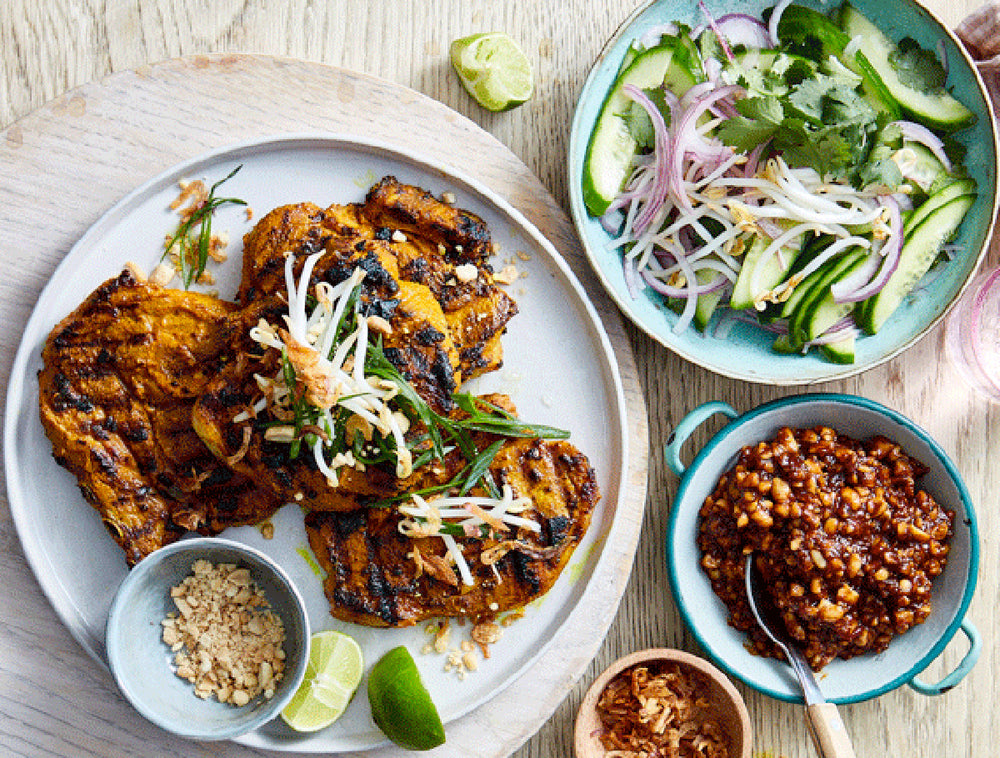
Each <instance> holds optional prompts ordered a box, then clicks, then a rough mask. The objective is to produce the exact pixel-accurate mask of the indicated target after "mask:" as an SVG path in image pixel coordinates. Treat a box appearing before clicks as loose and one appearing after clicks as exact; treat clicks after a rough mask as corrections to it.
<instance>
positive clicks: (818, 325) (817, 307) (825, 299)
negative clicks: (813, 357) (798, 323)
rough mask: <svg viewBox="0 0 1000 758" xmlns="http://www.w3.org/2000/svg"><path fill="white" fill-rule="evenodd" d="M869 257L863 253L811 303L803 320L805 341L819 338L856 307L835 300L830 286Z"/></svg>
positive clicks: (852, 304)
mask: <svg viewBox="0 0 1000 758" xmlns="http://www.w3.org/2000/svg"><path fill="white" fill-rule="evenodd" d="M867 257H868V254H867V253H862V255H860V256H858V257H857V260H856V262H855V263H853V264H852V265H850V266H848V267H845V268H844V269H843V271H842V272H841V273H840V274H839V275H838V276H837V278H836V279H833V280H831V281H830V282H829V284H828V286H827V291H826V292H825V293H823V294H822V296H821V297H820V298H819V299H818V300H816V301H815V302H814V303H813V304H812V305H811V307H810V310H809V311H808V312H807V313H806V314H805V317H804V319H803V322H802V329H803V337H804V341H806V342H810V341H812V340H814V339H818V338H819V337H820V336H821V335H822V334H823V332H825V331H826V330H827V329H829V328H830V327H831V326H833V325H834V324H836V323H837V322H838V321H840V319H842V318H843V317H844V316H846V315H847V314H848V313H850V312H851V311H852V310H853V309H854V303H838V302H837V301H835V300H834V299H833V293H831V292H830V286H832V285H833V284H835V283H836V282H837V281H839V280H840V279H843V278H844V277H845V276H847V275H849V274H851V273H853V272H854V271H855V270H857V268H858V266H860V265H861V264H862V263H863V262H864V260H865V258H867Z"/></svg>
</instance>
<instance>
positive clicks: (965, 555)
mask: <svg viewBox="0 0 1000 758" xmlns="http://www.w3.org/2000/svg"><path fill="white" fill-rule="evenodd" d="M719 412H721V413H724V414H725V415H727V416H729V417H730V419H731V420H730V422H729V423H728V424H726V426H724V427H723V428H722V429H720V430H719V431H718V432H716V434H715V435H714V436H713V437H712V439H711V440H709V442H708V443H707V444H706V445H705V446H704V447H703V448H702V449H701V450H700V451H699V452H698V454H697V456H696V457H695V458H694V460H693V461H692V463H691V464H690V465H689V466H686V467H684V466H683V464H680V463H679V461H678V460H677V451H678V449H679V447H680V445H681V444H683V442H684V440H685V439H686V438H687V435H689V434H690V433H691V431H693V428H695V426H697V424H698V423H700V422H701V421H704V420H705V419H707V418H708V417H709V416H711V415H713V414H714V413H719ZM838 414H839V418H832V417H831V416H834V415H838ZM796 419H798V420H799V421H800V423H796ZM814 424H824V425H827V426H830V427H832V428H833V429H835V430H837V431H838V432H841V433H844V434H847V435H848V436H852V437H855V438H858V437H864V436H866V434H867V435H869V436H870V435H874V434H884V435H885V436H887V437H889V438H890V439H893V440H894V441H896V442H898V443H899V444H900V445H901V446H902V447H903V449H904V450H906V451H907V452H908V453H910V454H911V455H913V456H914V457H916V458H918V459H919V460H921V462H923V463H924V464H926V465H927V466H929V467H930V472H929V473H928V474H927V475H925V477H923V478H922V479H921V481H920V482H919V484H920V486H921V487H922V488H924V489H926V490H927V491H928V492H930V493H931V494H933V495H934V496H935V498H936V499H937V500H938V502H941V503H942V504H943V505H946V506H947V507H949V508H952V509H954V510H955V536H954V537H953V538H952V542H951V545H952V551H951V553H950V555H949V559H948V563H947V566H946V567H945V571H944V572H943V573H942V574H941V576H939V577H938V578H937V579H936V580H935V584H934V590H933V592H932V608H933V609H932V611H931V615H930V616H929V617H928V619H927V621H925V622H924V624H921V625H918V626H916V627H914V628H913V629H911V630H910V631H909V632H907V633H906V634H903V635H899V636H897V637H895V638H894V639H893V641H892V642H891V643H890V645H889V647H888V649H887V650H886V651H884V652H883V653H879V654H868V655H865V656H860V657H857V658H853V659H851V660H849V661H842V660H839V659H838V660H835V661H834V662H832V663H830V664H829V665H828V666H827V667H825V668H824V669H823V671H822V672H820V674H819V675H818V678H819V683H820V687H821V688H822V689H823V692H824V695H826V697H827V699H828V700H830V701H831V702H835V703H854V702H860V701H863V700H868V699H871V698H874V697H877V696H879V695H882V694H884V693H886V692H889V691H891V690H893V689H896V688H897V687H899V686H901V685H903V684H910V685H911V686H912V687H913V688H914V689H916V690H917V691H918V692H921V693H923V694H927V695H938V694H943V693H944V692H946V691H948V690H949V689H951V688H952V687H953V686H955V685H956V684H957V683H958V682H959V681H960V680H961V679H962V678H963V677H964V676H965V675H966V674H967V673H968V672H969V671H970V670H971V668H972V666H973V665H974V664H975V662H976V660H977V659H978V656H979V652H980V650H981V641H980V638H979V634H978V632H977V631H976V629H975V627H974V626H973V625H972V624H971V622H969V621H967V620H966V619H965V615H966V611H967V610H968V607H969V604H970V603H971V601H972V597H973V595H974V593H975V589H976V582H977V577H978V571H979V529H978V525H977V520H976V514H975V509H974V507H973V504H972V500H971V497H970V495H969V492H968V490H967V488H966V486H965V484H964V482H963V481H962V478H961V475H960V474H959V472H958V470H957V468H956V467H955V465H954V463H953V462H952V461H951V459H950V458H949V457H948V455H947V453H946V452H945V451H944V450H943V449H942V448H941V446H940V445H939V444H938V443H937V442H936V441H935V440H934V439H933V438H931V436H930V435H929V434H928V433H927V432H926V431H925V430H924V429H922V428H921V427H920V426H918V425H917V424H916V423H914V422H913V421H911V420H910V419H908V418H907V417H906V416H904V415H903V414H901V413H899V412H897V411H894V410H892V409H891V408H888V407H886V406H884V405H882V404H880V403H877V402H875V401H873V400H869V399H867V398H863V397H858V396H855V395H847V394H835V393H813V394H805V395H796V396H793V397H787V398H782V399H779V400H774V401H772V402H769V403H765V404H763V405H760V406H758V407H756V408H754V409H752V410H750V411H748V412H746V413H744V414H742V415H738V414H737V413H736V412H735V411H734V410H733V409H732V408H730V407H729V406H727V405H725V404H723V403H707V404H705V405H704V406H701V407H699V408H698V409H695V410H694V411H692V412H691V413H690V414H689V415H688V416H687V417H686V418H685V419H684V420H682V421H681V423H680V424H678V426H677V428H676V430H675V433H676V438H675V435H674V434H672V435H671V439H670V440H669V441H668V443H667V451H666V452H667V458H668V464H669V465H670V466H671V468H673V469H674V470H675V471H677V472H678V473H679V474H680V475H681V481H680V485H679V487H678V490H677V495H676V497H675V499H674V502H673V504H672V505H671V510H670V517H669V522H668V531H667V540H666V555H667V572H668V578H669V582H670V588H671V592H672V593H673V597H674V600H675V602H676V603H677V607H678V610H679V611H680V614H681V616H682V618H683V619H684V621H685V623H686V624H687V626H688V628H689V629H690V630H691V632H692V633H693V634H694V636H695V638H696V639H697V641H698V643H699V644H700V645H701V646H702V648H704V650H705V651H706V652H707V653H708V655H709V656H710V657H711V658H712V660H714V661H715V663H716V664H717V665H718V666H720V667H721V668H723V669H724V670H725V671H727V672H728V673H730V674H731V675H733V676H734V677H736V678H738V679H740V680H741V681H743V682H744V683H745V684H747V685H748V686H750V687H752V688H753V689H756V690H758V691H759V692H762V693H764V694H765V695H768V696H770V697H773V698H775V699H778V700H785V701H790V702H802V696H801V690H800V689H799V687H798V683H797V681H796V680H795V678H794V676H793V675H792V673H791V669H790V667H788V666H787V665H786V664H785V663H784V662H782V661H778V660H775V659H767V658H761V657H758V656H754V655H751V654H750V653H749V652H748V651H747V650H746V649H745V648H744V647H743V642H744V639H745V638H744V635H743V634H742V633H741V632H737V631H736V630H735V629H733V628H732V627H730V626H728V624H727V621H726V619H727V617H728V613H727V611H726V609H725V607H724V605H723V603H722V601H721V600H720V599H719V598H718V597H717V596H716V595H715V593H714V592H713V591H712V588H711V583H710V582H709V580H708V577H707V575H706V574H705V573H704V571H703V570H702V569H701V566H700V565H699V562H698V560H699V558H700V553H699V551H698V549H697V544H696V535H697V523H698V511H699V509H700V507H701V504H702V502H703V501H704V499H705V497H706V496H707V495H708V494H710V493H711V491H712V490H713V489H714V487H715V484H716V483H717V482H718V479H719V477H720V476H721V474H722V473H723V472H724V471H726V470H727V469H728V468H729V467H730V466H731V465H732V462H733V460H734V459H735V456H736V454H737V453H738V452H739V450H740V448H742V447H743V445H746V444H752V443H754V442H758V441H760V440H762V439H767V438H769V433H770V436H773V432H774V431H776V430H777V429H778V428H779V427H781V426H786V425H788V426H793V427H796V426H806V425H814ZM942 493H947V498H943V497H941V494H942ZM959 629H961V631H962V632H963V633H964V634H965V636H966V637H967V638H968V642H969V650H968V652H967V653H966V655H965V657H964V658H963V659H962V661H961V663H960V664H959V665H958V666H957V667H956V669H955V670H953V671H952V672H951V673H950V674H949V675H947V676H946V677H945V678H944V679H942V680H941V681H940V682H938V683H937V684H931V685H929V684H926V683H924V682H923V681H922V680H921V679H920V678H919V674H920V673H921V672H922V671H923V670H924V669H925V668H926V667H927V666H928V665H929V664H930V663H931V662H932V661H933V660H934V659H935V658H937V657H938V656H939V655H940V654H941V652H942V651H943V650H944V648H945V647H946V646H947V645H948V643H949V642H950V641H951V639H952V637H954V635H955V633H956V632H957V631H958V630H959Z"/></svg>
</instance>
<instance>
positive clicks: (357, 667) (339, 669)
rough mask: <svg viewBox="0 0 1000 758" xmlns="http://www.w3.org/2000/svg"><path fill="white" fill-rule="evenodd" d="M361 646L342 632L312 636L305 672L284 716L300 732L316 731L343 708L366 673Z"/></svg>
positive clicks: (330, 722) (332, 719) (286, 707)
mask: <svg viewBox="0 0 1000 758" xmlns="http://www.w3.org/2000/svg"><path fill="white" fill-rule="evenodd" d="M364 670H365V666H364V658H363V656H362V654H361V648H360V647H358V643H357V642H355V641H354V639H353V638H351V637H349V636H347V635H346V634H342V633H341V632H333V631H329V632H317V633H316V634H314V635H313V636H312V638H311V639H310V640H309V663H308V664H307V666H306V676H305V679H303V680H302V684H301V685H299V688H298V689H297V690H296V691H295V694H294V695H293V696H292V699H291V700H290V701H289V702H288V705H286V706H285V709H284V710H283V711H282V712H281V717H282V718H283V719H284V720H285V723H287V724H288V725H289V726H290V727H292V729H294V730H295V731H297V732H315V731H316V730H318V729H323V728H324V727H327V726H329V725H330V724H332V723H333V722H334V721H336V720H337V719H338V718H340V715H341V714H342V713H343V712H344V710H345V709H346V708H347V704H348V703H350V702H351V696H352V695H354V691H355V690H356V689H357V688H358V685H359V684H360V683H361V676H362V674H364Z"/></svg>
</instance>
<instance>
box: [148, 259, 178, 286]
mask: <svg viewBox="0 0 1000 758" xmlns="http://www.w3.org/2000/svg"><path fill="white" fill-rule="evenodd" d="M176 274H177V272H176V271H175V270H174V267H173V266H171V265H170V264H169V263H160V264H158V265H157V266H156V268H154V269H153V271H152V273H150V275H149V283H150V284H155V285H157V286H159V287H166V286H167V285H168V284H170V280H171V279H173V278H174V276H175V275H176Z"/></svg>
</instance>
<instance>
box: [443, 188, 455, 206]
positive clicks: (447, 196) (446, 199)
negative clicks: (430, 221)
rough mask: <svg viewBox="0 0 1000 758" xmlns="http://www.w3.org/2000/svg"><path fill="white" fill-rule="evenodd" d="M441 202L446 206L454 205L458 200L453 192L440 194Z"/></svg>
mask: <svg viewBox="0 0 1000 758" xmlns="http://www.w3.org/2000/svg"><path fill="white" fill-rule="evenodd" d="M441 202H442V203H447V204H448V205H454V204H455V203H457V202H458V198H457V197H455V193H454V192H447V191H446V192H443V193H441Z"/></svg>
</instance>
